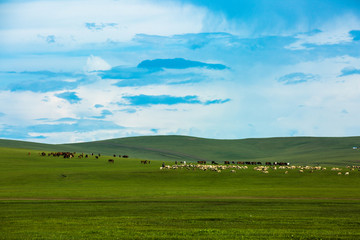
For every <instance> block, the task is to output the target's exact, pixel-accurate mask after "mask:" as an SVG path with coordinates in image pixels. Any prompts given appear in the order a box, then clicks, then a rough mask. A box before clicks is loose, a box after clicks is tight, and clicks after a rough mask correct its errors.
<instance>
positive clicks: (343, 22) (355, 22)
mask: <svg viewBox="0 0 360 240" xmlns="http://www.w3.org/2000/svg"><path fill="white" fill-rule="evenodd" d="M359 28H360V19H359V18H358V17H356V16H353V15H344V16H341V17H338V18H335V19H331V20H330V21H328V22H325V23H324V24H323V25H322V26H320V27H319V29H320V32H318V33H316V34H306V33H305V34H298V35H297V36H296V38H297V39H298V40H297V41H296V42H294V43H292V44H290V45H288V46H286V48H288V49H291V50H303V49H308V48H309V47H308V46H306V45H307V44H309V45H334V44H342V43H348V42H351V41H352V40H353V38H352V37H351V36H350V34H349V31H351V30H354V29H359Z"/></svg>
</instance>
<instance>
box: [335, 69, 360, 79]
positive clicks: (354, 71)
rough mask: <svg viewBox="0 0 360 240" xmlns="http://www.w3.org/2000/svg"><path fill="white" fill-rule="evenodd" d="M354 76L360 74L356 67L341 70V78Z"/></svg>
mask: <svg viewBox="0 0 360 240" xmlns="http://www.w3.org/2000/svg"><path fill="white" fill-rule="evenodd" d="M354 74H360V69H357V68H354V67H347V68H344V69H343V70H341V74H340V75H339V77H343V76H348V75H354Z"/></svg>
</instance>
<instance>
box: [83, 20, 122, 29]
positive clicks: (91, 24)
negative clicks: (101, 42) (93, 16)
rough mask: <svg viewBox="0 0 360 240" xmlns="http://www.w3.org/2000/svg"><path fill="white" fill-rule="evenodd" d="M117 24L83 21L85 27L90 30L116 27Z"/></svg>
mask: <svg viewBox="0 0 360 240" xmlns="http://www.w3.org/2000/svg"><path fill="white" fill-rule="evenodd" d="M118 25H119V24H117V23H94V22H87V23H85V27H86V28H87V29H89V30H92V31H101V30H104V28H108V27H110V28H116V27H117V26H118Z"/></svg>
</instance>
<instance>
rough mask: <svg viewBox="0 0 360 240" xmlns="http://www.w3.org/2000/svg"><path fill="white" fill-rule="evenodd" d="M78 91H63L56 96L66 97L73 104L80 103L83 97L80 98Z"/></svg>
mask: <svg viewBox="0 0 360 240" xmlns="http://www.w3.org/2000/svg"><path fill="white" fill-rule="evenodd" d="M76 94H77V93H76V92H63V93H59V94H55V96H56V97H58V98H62V99H65V100H66V101H68V102H69V103H71V104H74V103H79V102H80V101H81V98H79V97H78V96H77V95H76Z"/></svg>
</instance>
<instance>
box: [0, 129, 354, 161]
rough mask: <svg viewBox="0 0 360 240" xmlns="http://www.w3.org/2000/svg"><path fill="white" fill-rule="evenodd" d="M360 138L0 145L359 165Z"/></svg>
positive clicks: (170, 157) (155, 138) (171, 138)
mask: <svg viewBox="0 0 360 240" xmlns="http://www.w3.org/2000/svg"><path fill="white" fill-rule="evenodd" d="M354 146H360V137H284V138H258V139H240V140H217V139H205V138H196V137H189V136H142V137H129V138H118V139H110V140H103V141H94V142H84V143H73V144H41V143H34V142H24V141H15V140H6V139H0V147H6V148H23V149H29V150H38V151H71V152H84V153H101V154H102V155H113V154H116V155H119V154H121V155H124V154H126V155H129V156H130V157H132V158H140V159H149V160H161V161H193V162H194V161H198V160H207V161H217V162H219V163H222V162H223V161H262V162H265V161H285V162H290V163H291V164H299V165H305V164H308V165H317V164H321V165H360V150H354V149H353V147H354Z"/></svg>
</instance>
